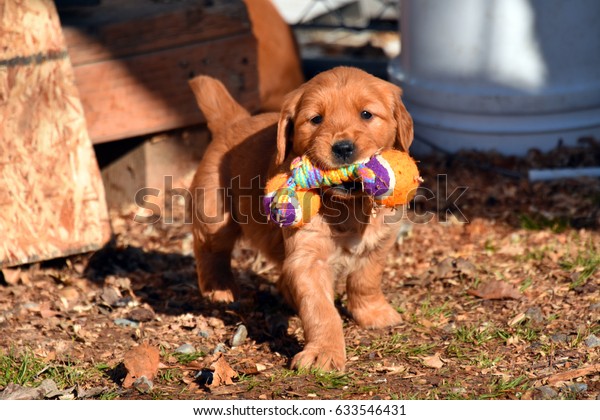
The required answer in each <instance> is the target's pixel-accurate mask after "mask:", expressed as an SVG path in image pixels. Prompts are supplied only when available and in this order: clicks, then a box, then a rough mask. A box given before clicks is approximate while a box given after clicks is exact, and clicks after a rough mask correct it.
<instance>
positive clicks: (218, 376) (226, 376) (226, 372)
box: [209, 353, 238, 388]
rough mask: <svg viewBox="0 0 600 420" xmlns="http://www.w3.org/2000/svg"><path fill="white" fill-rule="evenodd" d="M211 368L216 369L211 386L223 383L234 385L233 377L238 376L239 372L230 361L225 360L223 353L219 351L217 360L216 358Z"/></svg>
mask: <svg viewBox="0 0 600 420" xmlns="http://www.w3.org/2000/svg"><path fill="white" fill-rule="evenodd" d="M210 368H211V369H213V370H214V373H213V380H212V383H211V384H210V385H209V387H210V388H214V387H217V386H219V385H221V384H225V385H232V384H233V380H232V378H236V377H237V376H238V374H237V372H236V371H235V370H233V369H232V368H231V366H229V363H227V361H226V360H225V357H224V356H223V353H219V355H218V356H217V360H215V361H214V362H213V363H212V364H211V365H210Z"/></svg>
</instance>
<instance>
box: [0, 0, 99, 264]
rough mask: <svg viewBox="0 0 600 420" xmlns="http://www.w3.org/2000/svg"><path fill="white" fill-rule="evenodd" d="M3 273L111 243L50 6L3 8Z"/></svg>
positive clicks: (45, 0) (47, 2) (10, 0)
mask: <svg viewBox="0 0 600 420" xmlns="http://www.w3.org/2000/svg"><path fill="white" fill-rule="evenodd" d="M0 39H1V40H2V45H3V48H0V180H1V186H0V214H2V217H0V267H2V266H13V265H18V264H23V263H29V262H34V261H39V260H46V259H51V258H56V257H62V256H66V255H70V254H74V253H79V252H84V251H89V250H95V249H98V248H100V247H102V246H103V245H104V244H105V243H106V242H107V241H108V239H109V238H110V225H109V222H108V215H107V210H106V202H105V200H104V188H103V185H102V181H101V178H100V172H99V170H98V165H97V163H96V159H95V156H94V151H93V149H92V144H91V142H90V139H89V137H88V135H87V132H86V128H85V119H84V116H83V109H82V106H81V102H80V101H79V96H78V92H77V88H76V87H75V84H74V82H73V71H72V68H71V65H70V63H69V59H68V54H67V51H66V48H65V43H64V38H63V36H62V33H61V27H60V22H59V19H58V15H57V13H56V9H55V7H54V4H53V2H52V1H51V0H36V1H14V0H6V1H4V2H3V4H2V6H1V7H0Z"/></svg>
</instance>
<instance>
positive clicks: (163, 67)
mask: <svg viewBox="0 0 600 420" xmlns="http://www.w3.org/2000/svg"><path fill="white" fill-rule="evenodd" d="M74 70H75V78H76V81H77V86H78V88H79V94H80V96H81V100H82V103H83V107H84V109H85V116H86V119H87V125H88V131H89V134H90V137H91V138H92V140H93V142H94V143H100V142H104V141H108V140H114V139H122V138H127V137H133V136H138V135H143V134H148V133H156V132H160V131H165V130H170V129H173V128H179V127H185V126H189V125H193V124H198V123H201V122H204V117H203V116H202V114H201V113H200V111H199V110H198V107H197V105H196V102H195V100H194V96H193V94H192V92H191V90H190V89H189V86H188V84H187V80H188V79H189V78H191V77H193V76H194V75H197V74H208V75H212V76H214V77H217V78H219V79H221V80H222V81H223V82H224V83H225V84H226V85H227V87H228V88H229V89H230V91H231V92H232V94H233V95H234V96H235V97H236V98H237V99H238V100H239V101H240V103H242V104H243V105H244V106H246V107H247V108H248V109H250V110H256V109H258V107H259V105H260V104H259V102H260V99H259V94H258V75H257V65H256V42H255V40H254V38H253V37H252V36H251V34H250V33H249V34H247V35H246V34H243V35H236V36H232V37H228V38H223V39H219V40H215V41H208V42H202V43H198V44H192V45H188V46H182V47H178V48H173V49H169V50H162V51H158V52H151V53H148V54H140V55H134V56H131V57H126V58H122V59H120V60H115V61H102V62H98V63H93V64H87V65H81V66H78V67H75V69H74Z"/></svg>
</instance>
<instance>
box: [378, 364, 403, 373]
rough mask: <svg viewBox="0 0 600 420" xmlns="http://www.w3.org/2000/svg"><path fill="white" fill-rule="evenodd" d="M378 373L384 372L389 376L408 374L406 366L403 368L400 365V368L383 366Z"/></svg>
mask: <svg viewBox="0 0 600 420" xmlns="http://www.w3.org/2000/svg"><path fill="white" fill-rule="evenodd" d="M377 371H378V372H384V373H387V374H389V375H394V374H398V373H404V372H406V366H402V365H400V366H382V367H380V368H378V369H377Z"/></svg>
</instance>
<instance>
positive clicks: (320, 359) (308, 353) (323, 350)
mask: <svg viewBox="0 0 600 420" xmlns="http://www.w3.org/2000/svg"><path fill="white" fill-rule="evenodd" d="M345 365H346V349H345V348H343V347H342V348H341V349H339V348H334V347H319V346H314V345H307V346H306V348H305V349H304V350H303V351H301V352H300V353H298V354H297V355H296V356H294V359H293V360H292V368H293V369H311V368H317V369H321V370H326V371H331V370H340V371H343V370H344V367H345Z"/></svg>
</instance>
